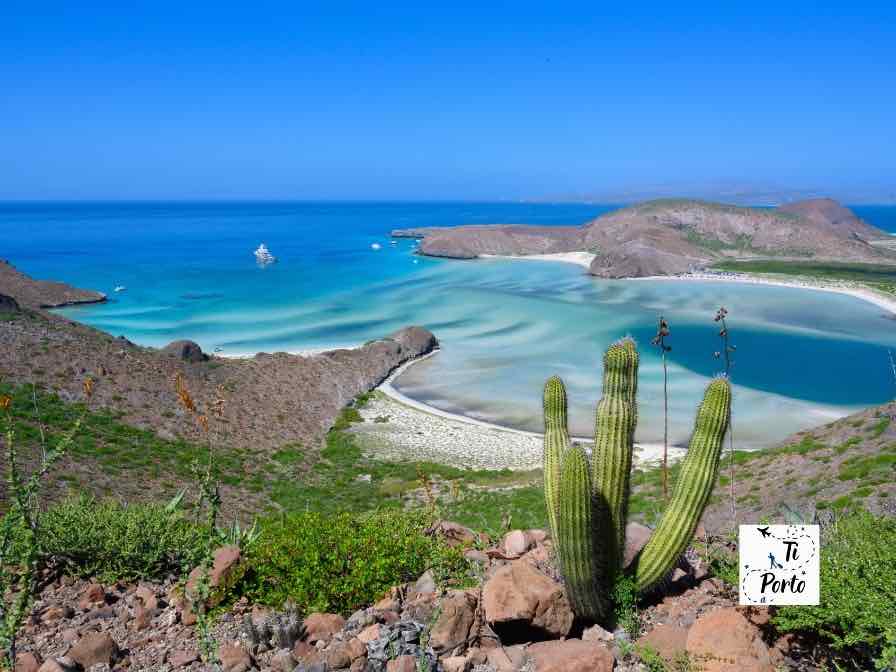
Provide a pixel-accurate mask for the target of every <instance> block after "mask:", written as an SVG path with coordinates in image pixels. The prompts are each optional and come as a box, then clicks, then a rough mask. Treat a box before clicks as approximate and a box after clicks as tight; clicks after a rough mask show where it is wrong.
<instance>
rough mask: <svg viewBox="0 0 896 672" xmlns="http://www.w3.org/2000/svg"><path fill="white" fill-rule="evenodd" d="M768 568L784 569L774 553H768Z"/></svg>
mask: <svg viewBox="0 0 896 672" xmlns="http://www.w3.org/2000/svg"><path fill="white" fill-rule="evenodd" d="M768 561H769V569H784V565H782V564H780V563H779V562H778V561H777V560H775V555H774V553H769V554H768Z"/></svg>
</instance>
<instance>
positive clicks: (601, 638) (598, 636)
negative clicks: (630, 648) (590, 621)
mask: <svg viewBox="0 0 896 672" xmlns="http://www.w3.org/2000/svg"><path fill="white" fill-rule="evenodd" d="M582 641H583V642H591V643H592V644H598V643H600V642H611V641H613V633H612V632H608V631H607V630H604V629H603V628H602V627H600V626H599V625H596V624H595V625H592V626H591V627H590V628H585V630H584V632H582Z"/></svg>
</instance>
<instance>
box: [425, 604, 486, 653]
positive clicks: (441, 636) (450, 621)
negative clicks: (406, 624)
mask: <svg viewBox="0 0 896 672" xmlns="http://www.w3.org/2000/svg"><path fill="white" fill-rule="evenodd" d="M476 602H477V600H476V596H475V595H472V594H470V593H467V592H464V591H456V592H453V593H451V594H450V595H448V596H446V597H444V598H442V601H441V603H440V605H439V607H440V608H439V612H438V618H437V619H436V622H435V623H434V624H433V626H432V629H431V630H430V633H429V645H430V646H431V647H432V648H433V651H435V652H436V655H439V656H442V655H446V654H450V653H461V652H463V650H464V649H465V648H466V644H467V639H468V638H469V636H470V628H472V627H473V623H474V621H475V620H476Z"/></svg>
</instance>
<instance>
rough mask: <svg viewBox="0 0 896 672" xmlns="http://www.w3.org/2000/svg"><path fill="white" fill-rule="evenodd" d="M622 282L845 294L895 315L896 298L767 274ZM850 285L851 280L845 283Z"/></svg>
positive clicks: (864, 289) (701, 275)
mask: <svg viewBox="0 0 896 672" xmlns="http://www.w3.org/2000/svg"><path fill="white" fill-rule="evenodd" d="M620 279H621V280H630V281H644V280H662V281H666V282H675V281H685V282H686V281H692V282H735V283H740V284H747V285H766V286H770V287H788V288H791V289H808V290H812V291H816V292H831V293H833V294H844V295H846V296H851V297H853V298H855V299H859V300H860V301H865V302H867V303H871V304H873V305H875V306H877V307H878V308H883V309H884V310H886V311H888V312H890V313H892V314H894V315H896V297H894V298H889V297H886V296H883V295H881V294H878V293H877V292H875V291H873V290H871V289H868V288H867V287H861V286H856V285H851V284H837V283H836V281H833V282H832V283H831V284H828V283H825V282H823V281H818V280H809V279H806V280H798V279H796V278H793V279H786V280H785V279H779V278H770V277H767V276H765V275H755V274H752V273H733V274H731V275H724V276H719V275H716V274H714V273H687V274H683V275H651V276H646V277H643V278H620ZM842 282H843V283H848V281H842Z"/></svg>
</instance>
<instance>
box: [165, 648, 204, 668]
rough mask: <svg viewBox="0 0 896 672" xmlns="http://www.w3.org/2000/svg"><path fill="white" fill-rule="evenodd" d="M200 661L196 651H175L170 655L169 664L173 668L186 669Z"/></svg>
mask: <svg viewBox="0 0 896 672" xmlns="http://www.w3.org/2000/svg"><path fill="white" fill-rule="evenodd" d="M197 660H199V652H197V651H194V650H186V651H174V652H169V653H168V663H169V664H170V665H171V666H172V667H186V666H187V665H190V664H192V663H195V662H196V661H197Z"/></svg>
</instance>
